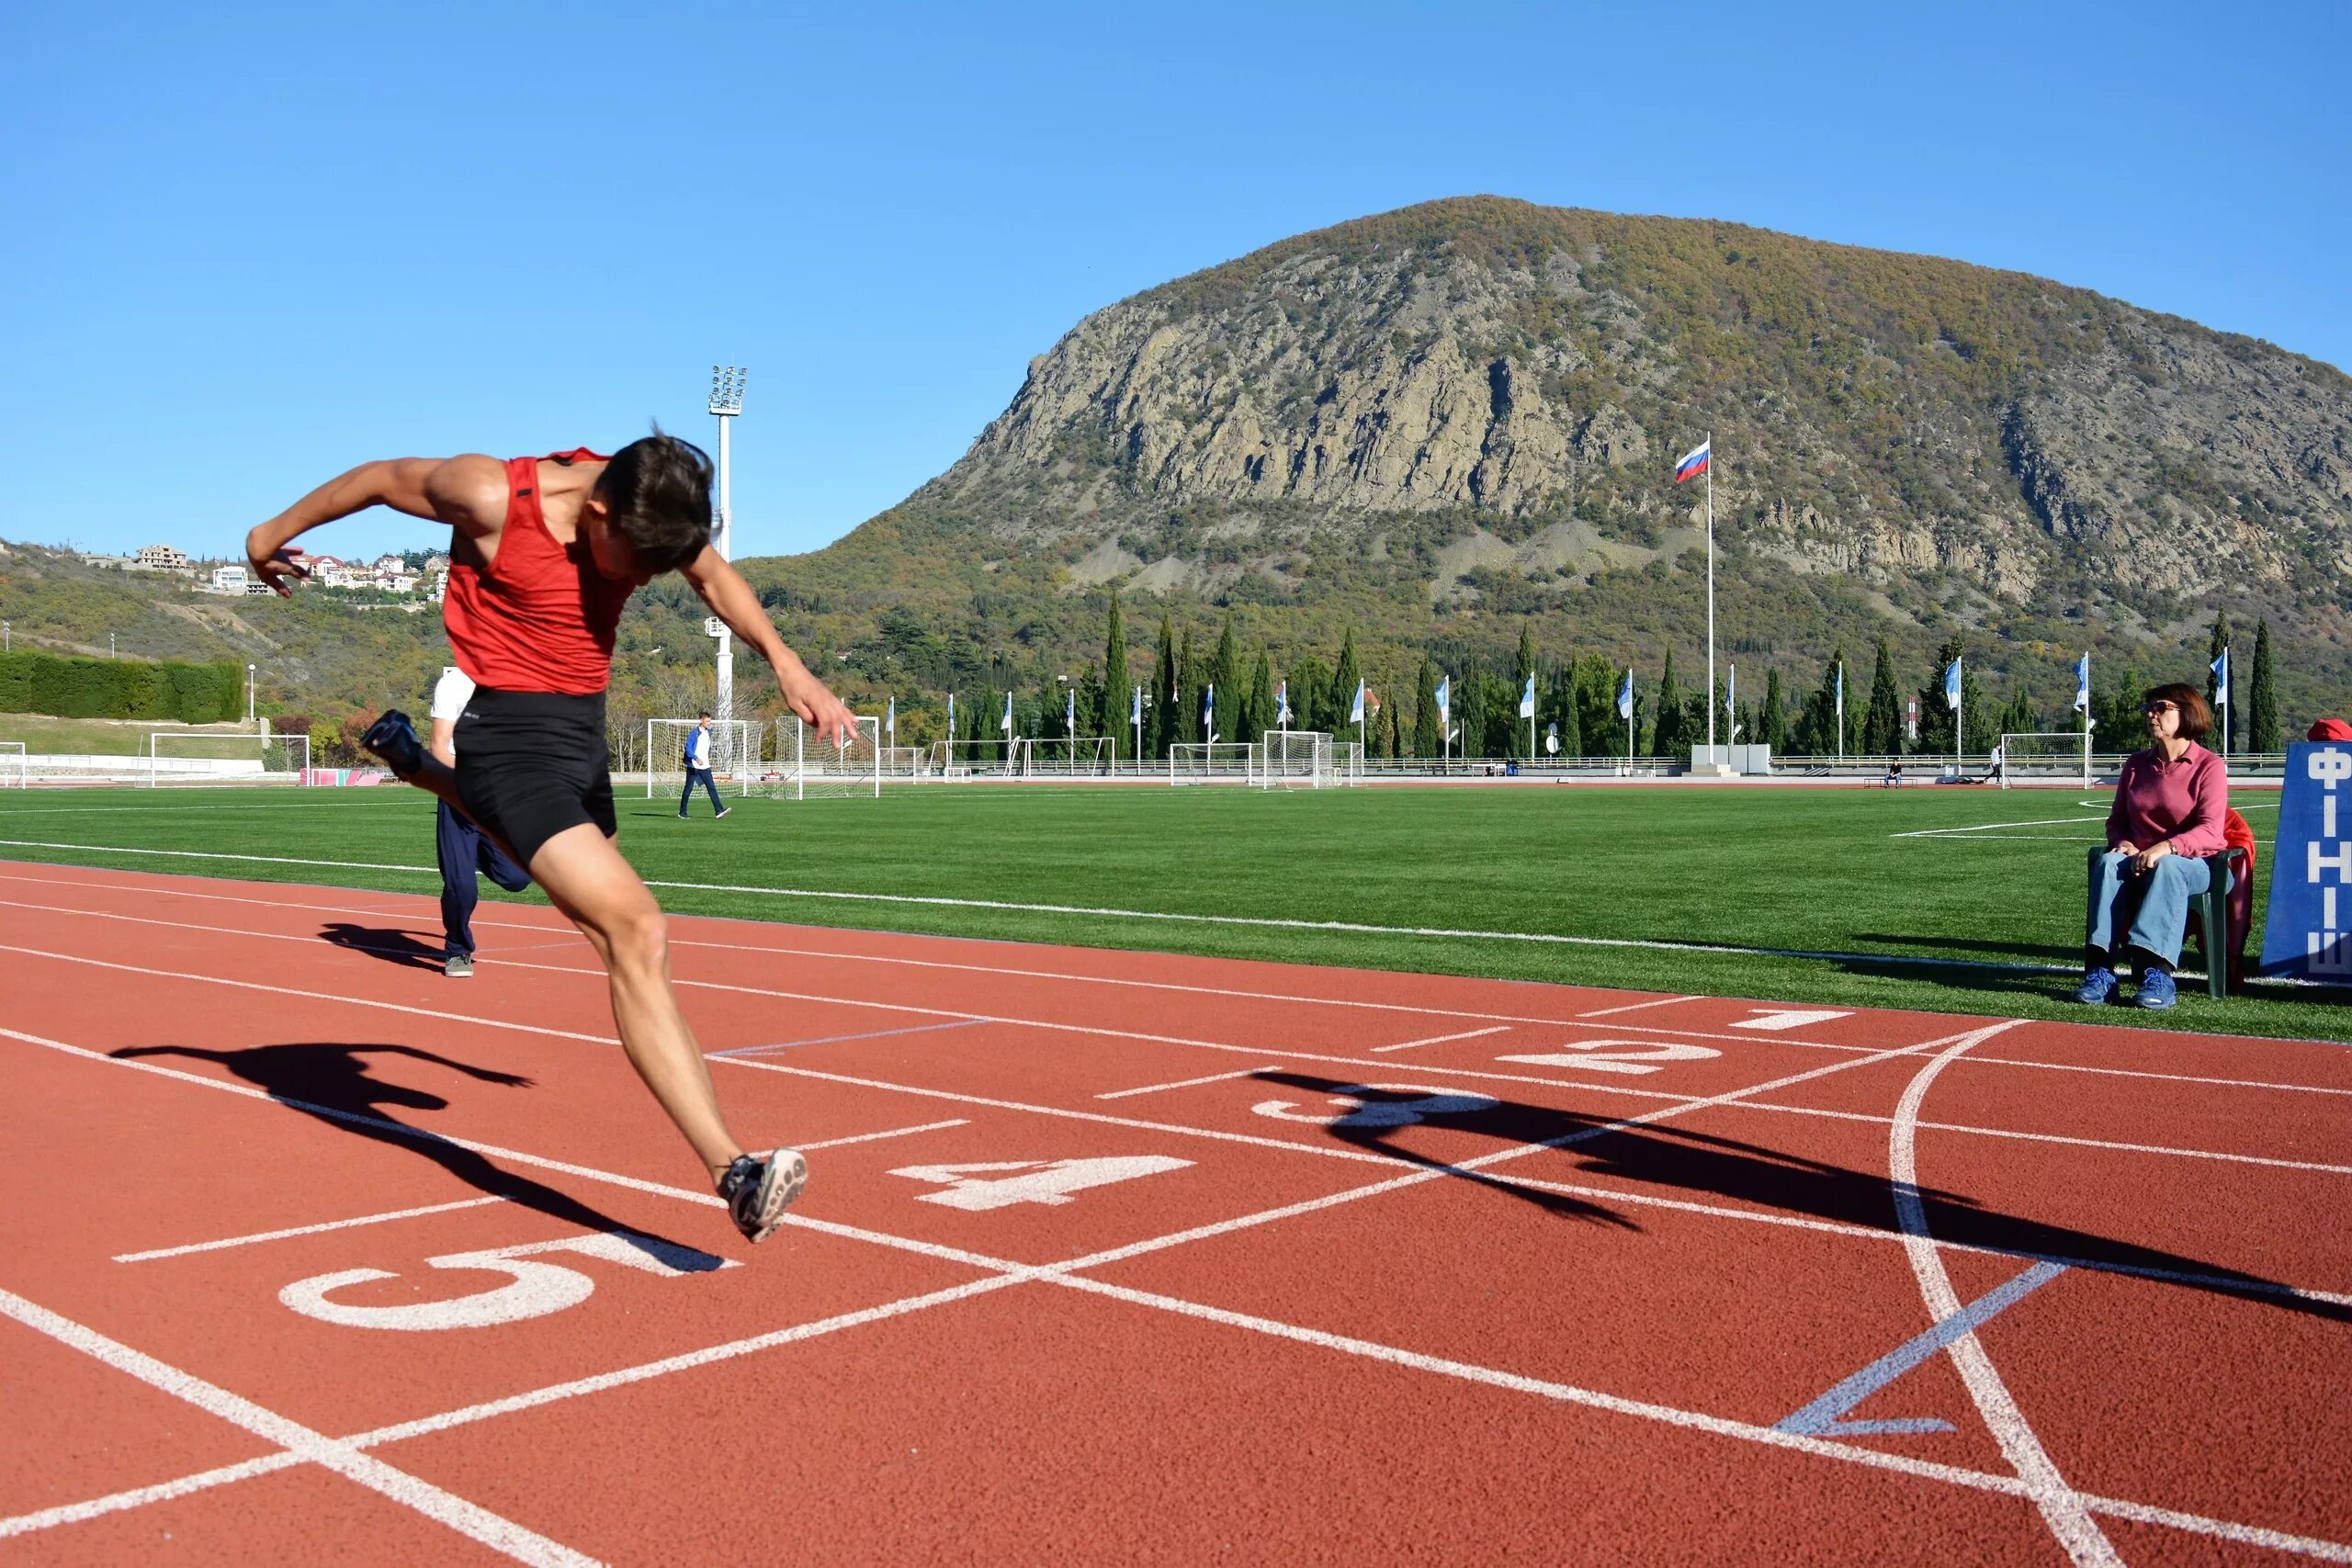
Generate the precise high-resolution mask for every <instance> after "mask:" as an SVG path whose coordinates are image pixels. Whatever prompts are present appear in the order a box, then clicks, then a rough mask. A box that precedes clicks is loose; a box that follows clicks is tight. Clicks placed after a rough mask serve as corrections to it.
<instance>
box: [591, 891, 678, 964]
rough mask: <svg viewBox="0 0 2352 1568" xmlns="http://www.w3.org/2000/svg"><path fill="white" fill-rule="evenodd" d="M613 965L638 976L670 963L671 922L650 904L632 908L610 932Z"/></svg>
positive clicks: (608, 932) (608, 933) (607, 934)
mask: <svg viewBox="0 0 2352 1568" xmlns="http://www.w3.org/2000/svg"><path fill="white" fill-rule="evenodd" d="M606 936H607V938H608V940H609V942H610V947H611V953H612V964H613V967H614V968H616V969H627V970H630V971H632V972H635V973H640V974H641V973H645V972H647V971H651V970H658V969H661V968H662V967H664V966H665V965H667V964H668V963H669V962H670V922H669V919H668V918H667V917H666V916H664V915H663V914H662V911H661V909H660V908H656V907H654V906H652V905H650V904H649V905H648V906H646V908H642V909H633V910H631V911H630V912H629V913H628V915H626V916H624V917H623V918H622V919H619V920H617V921H616V922H615V923H614V924H613V926H612V927H611V928H610V929H609V930H608V931H607V932H606Z"/></svg>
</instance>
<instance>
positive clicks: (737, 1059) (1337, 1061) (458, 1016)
mask: <svg viewBox="0 0 2352 1568" xmlns="http://www.w3.org/2000/svg"><path fill="white" fill-rule="evenodd" d="M0 908H37V909H50V908H54V910H55V912H57V913H60V914H69V915H83V916H85V917H87V918H89V919H101V920H121V921H128V922H130V923H132V924H135V925H163V926H170V927H173V928H174V929H184V928H182V927H181V925H180V923H179V922H176V921H171V920H157V919H148V918H146V917H143V916H138V915H116V914H108V913H106V912H104V911H101V910H96V909H75V908H66V907H62V906H50V905H39V904H22V903H18V902H17V901H15V900H11V899H0ZM207 929H208V930H209V931H211V933H212V934H214V935H217V936H247V937H254V938H257V939H260V940H264V941H269V942H308V941H309V940H311V939H309V938H307V937H298V936H289V935H287V934H285V933H282V932H277V931H237V930H233V929H232V928H228V927H210V928H207ZM0 953H21V954H24V955H26V956H28V957H34V958H49V959H54V960H56V961H58V962H60V963H64V964H87V965H90V966H93V967H96V968H101V969H114V970H119V971H122V972H124V973H127V974H132V975H148V976H156V977H158V978H162V979H175V980H190V981H195V982H198V983H199V984H203V985H209V986H229V987H236V988H239V989H243V990H254V991H264V992H267V993H269V994H271V995H276V996H291V997H304V998H311V999H314V1000H319V1001H331V1002H342V1003H344V1004H345V1005H346V1006H350V1007H364V1008H377V1009H381V1010H387V1011H391V1012H401V1013H409V1014H413V1015H415V1016H418V1017H423V1018H430V1019H434V1020H435V1021H439V1022H441V1023H445V1024H447V1023H475V1024H480V1025H481V1026H483V1027H485V1028H490V1029H503V1030H508V1031H511V1032H516V1033H523V1034H542V1035H550V1036H553V1037H556V1038H559V1039H564V1040H578V1041H584V1042H586V1043H589V1044H593V1045H617V1044H618V1043H619V1042H618V1041H617V1040H616V1039H613V1038H612V1037H610V1036H606V1035H595V1034H582V1033H580V1032H576V1031H572V1030H564V1029H554V1028H550V1027H548V1026H546V1025H542V1024H534V1023H515V1022H511V1021H507V1020H504V1019H494V1018H481V1017H478V1016H475V1015H473V1014H469V1013H449V1012H445V1011H442V1010H438V1009H433V1008H417V1007H409V1006H407V1005H405V1004H402V1003H400V1002H388V1001H379V1000H377V999H375V998H368V997H346V996H337V995H335V994H334V993H331V992H325V991H308V990H301V989H298V988H296V987H290V986H268V985H263V984H261V983H259V982H257V981H252V980H232V979H229V978H227V977H226V976H219V975H193V974H188V973H187V972H185V971H182V970H176V969H151V968H144V967H141V966H140V965H138V964H118V963H115V962H114V961H112V960H110V959H103V958H85V957H82V956H80V955H79V954H75V953H51V952H47V951H44V950H42V949H40V948H30V947H14V946H10V945H7V944H6V943H0ZM512 967H514V968H516V969H537V970H544V971H547V972H549V973H553V974H562V975H589V976H597V977H600V978H601V974H600V972H599V971H594V970H586V969H578V968H573V967H570V966H567V965H562V964H513V965H512ZM673 983H674V984H676V985H679V986H690V987H697V988H700V989H705V990H719V991H736V992H742V993H746V994H749V995H752V996H763V997H775V998H784V999H786V1000H792V1001H816V1002H831V1003H834V1004H836V1005H839V1006H842V1007H854V1008H873V1009H879V1010H884V1011H890V1012H913V1013H922V1014H928V1015H931V1016H934V1017H942V1018H958V1019H968V1020H971V1021H974V1022H979V1023H1001V1024H1009V1025H1012V1026H1015V1027H1019V1028H1024V1029H1039V1030H1048V1031H1055V1032H1066V1033H1073V1034H1091V1035H1093V1036H1096V1037H1097V1038H1101V1039H1114V1040H1139V1041H1143V1042H1146V1043H1152V1044H1163V1045H1184V1046H1191V1047H1193V1048H1195V1049H1198V1050H1204V1051H1223V1052H1228V1053H1231V1054H1233V1055H1245V1056H1266V1055H1272V1056H1279V1057H1283V1058H1284V1059H1285V1060H1293V1061H1305V1062H1316V1063H1321V1064H1325V1065H1329V1066H1350V1067H1370V1068H1375V1069H1377V1068H1385V1067H1386V1066H1389V1064H1387V1063H1385V1062H1371V1061H1365V1060H1363V1059H1362V1058H1359V1057H1351V1056H1340V1055H1323V1054H1318V1053H1316V1052H1311V1051H1269V1050H1261V1049H1259V1048H1255V1047H1252V1046H1248V1045H1228V1044H1226V1043H1222V1042H1219V1041H1213V1040H1189V1039H1185V1038H1183V1037H1182V1036H1179V1035H1170V1034H1148V1033H1143V1032H1136V1031H1131V1030H1115V1029H1105V1028H1100V1027H1095V1026H1091V1025H1086V1024H1075V1023H1055V1022H1049V1021H1044V1020H1039V1019H1020V1018H1010V1017H1004V1016H1001V1015H997V1014H990V1013H966V1012H956V1011H953V1010H946V1009H942V1008H925V1007H917V1006H915V1005H914V1004H912V1003H901V1002H876V1001H867V1000H865V999H863V998H852V997H829V996H824V995H820V994H818V993H814V992H803V991H782V990H775V989H771V988H768V987H759V986H736V985H728V984H722V983H720V982H718V981H715V980H678V981H675V982H673ZM2026 1021H2027V1020H2011V1021H2010V1022H2012V1023H2018V1022H2026ZM1617 1027H1619V1028H1623V1029H1640V1028H1641V1026H1640V1025H1638V1024H1621V1025H1618V1026H1617ZM2004 1027H2007V1025H2004ZM1643 1032H1645V1033H1662V1034H1678V1033H1680V1032H1679V1031H1673V1030H1644V1031H1643ZM6 1033H7V1031H6V1030H0V1034H6ZM1691 1037H1692V1038H1700V1039H1718V1038H1723V1039H1737V1040H1742V1041H1744V1042H1745V1043H1750V1044H1752V1043H1754V1041H1753V1040H1752V1039H1750V1038H1749V1037H1747V1036H1730V1035H1724V1036H1719V1035H1713V1034H1695V1035H1692V1036H1691ZM1778 1043H1783V1044H1786V1043H1792V1042H1786V1041H1782V1042H1778ZM1833 1049H1837V1050H1839V1051H1857V1052H1859V1051H1866V1050H1867V1049H1868V1048H1867V1047H1861V1046H1837V1047H1833ZM709 1059H710V1060H712V1061H723V1062H733V1063H735V1064H736V1065H738V1066H747V1067H767V1068H769V1069H770V1070H772V1071H777V1072H791V1073H795V1074H799V1075H803V1076H807V1077H835V1081H838V1082H841V1083H847V1084H855V1085H860V1086H863V1087H868V1088H877V1089H895V1090H897V1091H898V1092H900V1093H905V1094H936V1095H938V1096H939V1097H940V1098H944V1099H949V1100H962V1101H964V1102H965V1103H967V1104H974V1105H987V1106H991V1107H994V1108H997V1109H1001V1110H1015V1111H1031V1112H1035V1113H1036V1114H1039V1115H1046V1116H1084V1115H1086V1114H1087V1113H1086V1112H1084V1111H1064V1110H1062V1109H1060V1108H1058V1107H1055V1106H1045V1105H1024V1104H1018V1103H1015V1102H1012V1101H1002V1100H985V1099H980V1098H978V1097H973V1096H965V1095H956V1094H952V1093H948V1092H946V1091H934V1090H928V1089H914V1088H911V1087H910V1086H907V1085H903V1084H888V1083H884V1082H880V1081H878V1080H874V1079H866V1078H852V1077H836V1076H835V1075H831V1074H822V1073H816V1072H813V1071H812V1070H811V1069H809V1068H805V1067H792V1068H786V1067H784V1066H780V1065H778V1064H775V1063H770V1062H760V1061H753V1060H752V1059H751V1058H750V1057H747V1056H739V1055H724V1054H721V1053H716V1052H714V1053H710V1054H709ZM1885 1059H1886V1057H1885V1054H1884V1053H1883V1052H1882V1053H1879V1054H1876V1055H1849V1056H1848V1057H1847V1059H1846V1061H1845V1062H1843V1063H1840V1064H1837V1065H1838V1066H1856V1065H1862V1064H1867V1063H1870V1062H1876V1061H1883V1060H1885ZM1997 1060H1999V1058H1996V1057H1987V1058H1986V1061H1988V1062H1992V1061H1997ZM2037 1065H2038V1064H2037ZM2085 1070H2086V1071H2092V1070H2096V1069H2085ZM1444 1076H1445V1077H1456V1078H1463V1079H1478V1080H1481V1081H1492V1082H1499V1083H1523V1084H1537V1085H1542V1086H1544V1087H1545V1088H1550V1089H1577V1090H1581V1091H1587V1092H1593V1093H1605V1094H1617V1095H1623V1096H1628V1097H1631V1098H1633V1099H1636V1100H1667V1101H1669V1102H1670V1103H1672V1104H1675V1105H1679V1106H1685V1107H1695V1106H1702V1105H1713V1104H1718V1103H1723V1101H1721V1100H1719V1099H1716V1098H1713V1097H1707V1096H1691V1095H1685V1094H1676V1093H1672V1092H1670V1091H1668V1090H1665V1089H1632V1088H1627V1087H1623V1086H1620V1085H1616V1084H1601V1083H1588V1082H1585V1081H1583V1080H1580V1079H1575V1078H1547V1077H1535V1076H1533V1075H1532V1074H1525V1073H1497V1072H1488V1071H1485V1070H1483V1069H1476V1068H1467V1067H1464V1068H1447V1069H1446V1070H1445V1073H1444ZM1785 1081H1787V1082H1791V1083H1795V1082H1802V1081H1804V1077H1803V1076H1800V1077H1796V1078H1791V1079H1787V1080H1785ZM1741 1108H1742V1109H1747V1110H1757V1111H1777V1112H1780V1113H1781V1114H1784V1115H1793V1116H1818V1117H1826V1118H1829V1119H1832V1120H1839V1121H1852V1122H1881V1123H1883V1122H1885V1121H1886V1120H1887V1119H1886V1118H1885V1117H1883V1116H1874V1115H1871V1114H1869V1113H1867V1112H1863V1111H1831V1110H1826V1109H1824V1108H1822V1107H1818V1106H1810V1105H1763V1104H1743V1105H1742V1107H1741ZM1098 1120H1113V1119H1111V1118H1098ZM1136 1124H1137V1125H1148V1126H1150V1127H1153V1128H1155V1129H1157V1130H1160V1131H1166V1132H1176V1133H1187V1132H1189V1133H1190V1134H1192V1135H1193V1136H1197V1137H1215V1138H1222V1139H1226V1140H1228V1141H1238V1142H1250V1143H1257V1144H1260V1145H1264V1146H1267V1147H1282V1148H1307V1149H1310V1150H1311V1152H1315V1153H1318V1154H1323V1155H1327V1156H1333V1157H1338V1158H1358V1157H1362V1158H1367V1159H1379V1158H1381V1157H1382V1156H1376V1155H1364V1156H1359V1155H1357V1154H1356V1152H1355V1151H1352V1150H1340V1149H1326V1148H1321V1147H1320V1146H1318V1145H1306V1144H1297V1143H1291V1142H1289V1141H1287V1140H1283V1139H1276V1138H1250V1137H1249V1136H1248V1135H1247V1134H1239V1133H1215V1132H1209V1131H1207V1130H1204V1129H1201V1128H1189V1129H1187V1128H1180V1127H1175V1126H1171V1125H1169V1124H1167V1123H1160V1122H1152V1123H1136ZM1922 1124H1923V1125H1925V1126H1928V1127H1929V1128H1931V1129H1933V1130H1935V1131H1937V1132H1946V1133H1968V1134H1975V1135H1978V1136H1981V1137H1990V1138H2013V1139H2018V1140H2020V1141H2023V1142H2027V1143H2046V1144H2064V1145H2074V1146H2077V1147H2082V1148H2109V1149H2117V1150H2120V1151H2123V1152H2127V1153H2132V1154H2156V1155H2176V1156H2181V1157H2183V1158H2191V1159H2210V1160H2222V1161H2227V1162H2232V1163H2236V1164H2244V1165H2263V1166H2276V1167H2278V1168H2282V1169H2288V1170H2312V1171H2321V1172H2325V1173H2329V1174H2339V1173H2342V1174H2352V1167H2342V1166H2333V1165H2323V1164H2314V1163H2312V1162H2309V1161H2301V1160H2281V1159H2272V1158H2268V1157H2266V1156H2259V1155H2241V1154H2232V1153H2228V1152H2224V1151H2221V1150H2211V1149H2182V1148H2172V1147H2167V1146H2165V1145H2155V1144H2127V1143H2115V1142H2110V1141H2106V1140H2101V1139H2096V1138H2075V1137H2069V1136H2066V1135H2064V1134H2056V1133H2023V1132H2013V1131H2010V1130H2008V1129H2006V1128H1997V1127H1975V1126H1965V1125H1962V1124H1960V1123H1956V1122H1925V1123H1922ZM384 1125H386V1126H398V1125H400V1123H398V1122H386V1123H384Z"/></svg>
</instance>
